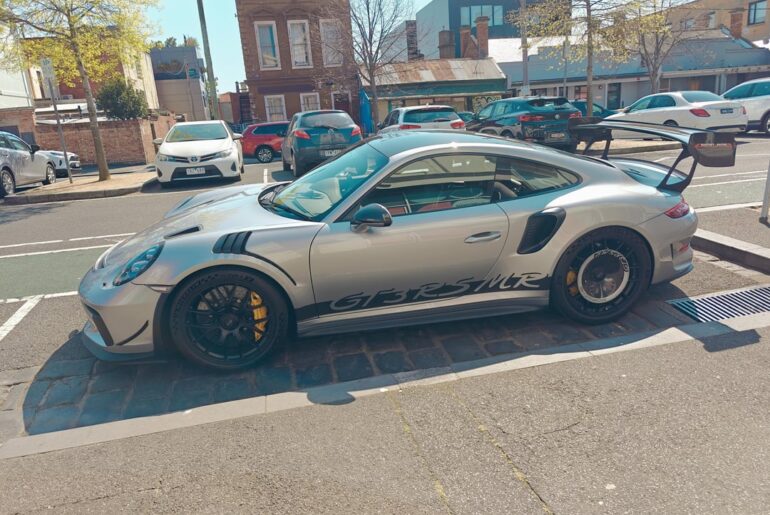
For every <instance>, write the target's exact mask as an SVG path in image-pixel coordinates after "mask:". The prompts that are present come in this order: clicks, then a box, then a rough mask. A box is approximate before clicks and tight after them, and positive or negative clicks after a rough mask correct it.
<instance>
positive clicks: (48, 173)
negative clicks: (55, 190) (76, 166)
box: [43, 164, 56, 186]
mask: <svg viewBox="0 0 770 515" xmlns="http://www.w3.org/2000/svg"><path fill="white" fill-rule="evenodd" d="M55 182H56V170H54V168H53V165H51V164H49V165H47V166H46V167H45V180H44V181H43V184H45V185H46V186H47V185H49V184H53V183H55Z"/></svg>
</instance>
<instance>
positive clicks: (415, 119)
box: [404, 107, 460, 123]
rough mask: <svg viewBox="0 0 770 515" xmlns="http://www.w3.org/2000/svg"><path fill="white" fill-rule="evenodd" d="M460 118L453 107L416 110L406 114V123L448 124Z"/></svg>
mask: <svg viewBox="0 0 770 515" xmlns="http://www.w3.org/2000/svg"><path fill="white" fill-rule="evenodd" d="M458 118H460V117H459V116H457V113H456V112H455V110H454V109H452V108H451V107H431V108H428V109H415V110H414V111H407V112H405V113H404V123H428V122H448V121H452V120H457V119H458Z"/></svg>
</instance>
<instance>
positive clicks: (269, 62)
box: [254, 21, 281, 70]
mask: <svg viewBox="0 0 770 515" xmlns="http://www.w3.org/2000/svg"><path fill="white" fill-rule="evenodd" d="M254 26H255V27H256V30H257V53H258V54H259V68H260V69H261V70H280V69H281V56H280V53H279V51H278V44H277V43H276V41H277V38H276V30H275V22H273V21H258V22H256V23H254Z"/></svg>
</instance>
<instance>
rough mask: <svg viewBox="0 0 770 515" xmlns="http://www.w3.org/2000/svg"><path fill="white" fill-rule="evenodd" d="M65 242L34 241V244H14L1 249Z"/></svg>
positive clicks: (61, 241) (1, 246)
mask: <svg viewBox="0 0 770 515" xmlns="http://www.w3.org/2000/svg"><path fill="white" fill-rule="evenodd" d="M63 242H64V240H49V241H33V242H32V243H14V244H13V245H0V249H12V248H15V247H26V246H28V245H51V244H52V243H63Z"/></svg>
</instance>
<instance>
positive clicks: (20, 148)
mask: <svg viewBox="0 0 770 515" xmlns="http://www.w3.org/2000/svg"><path fill="white" fill-rule="evenodd" d="M6 139H7V140H8V143H10V146H11V148H10V153H11V154H12V158H11V160H12V161H14V162H15V163H16V164H15V167H14V168H13V172H14V174H15V176H16V184H17V185H20V184H29V183H32V182H40V181H42V180H44V179H45V167H46V164H47V163H48V162H47V161H46V159H45V157H44V156H43V155H42V154H38V153H34V154H33V153H32V149H31V148H30V146H29V145H27V144H26V143H25V142H24V141H22V140H21V139H19V138H17V137H16V136H13V135H11V134H8V135H7V136H6Z"/></svg>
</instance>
